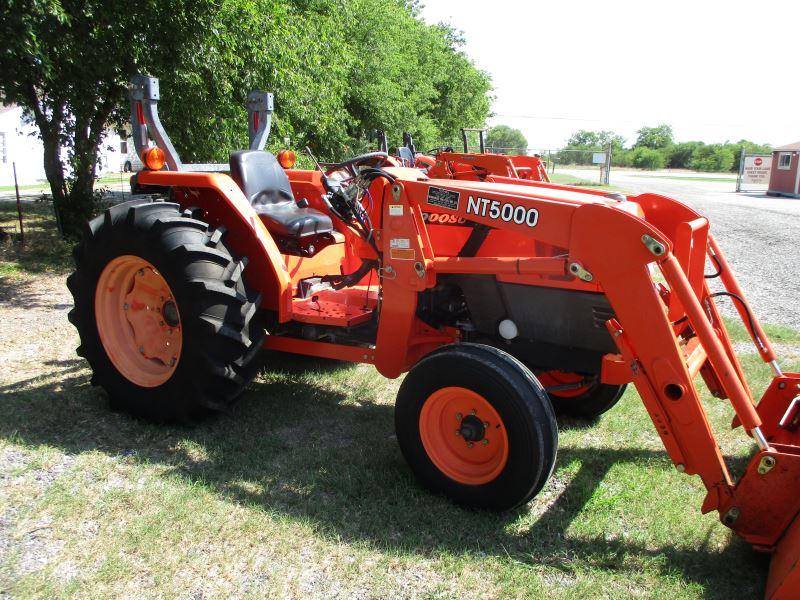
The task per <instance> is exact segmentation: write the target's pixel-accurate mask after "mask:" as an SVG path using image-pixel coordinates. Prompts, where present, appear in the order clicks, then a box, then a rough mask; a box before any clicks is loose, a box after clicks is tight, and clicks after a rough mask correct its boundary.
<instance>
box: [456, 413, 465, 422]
mask: <svg viewBox="0 0 800 600" xmlns="http://www.w3.org/2000/svg"><path fill="white" fill-rule="evenodd" d="M463 418H464V415H462V414H461V413H456V420H457V421H460V420H461V419H463Z"/></svg>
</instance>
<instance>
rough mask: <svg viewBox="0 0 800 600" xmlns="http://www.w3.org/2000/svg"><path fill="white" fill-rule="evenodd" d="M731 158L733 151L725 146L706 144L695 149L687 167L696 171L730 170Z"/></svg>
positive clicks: (731, 165) (732, 158)
mask: <svg viewBox="0 0 800 600" xmlns="http://www.w3.org/2000/svg"><path fill="white" fill-rule="evenodd" d="M733 160H734V157H733V151H732V150H731V149H730V148H728V147H727V146H725V145H723V144H708V145H707V146H706V145H704V146H698V147H697V148H696V149H695V151H694V152H693V153H692V158H691V160H690V161H689V168H690V169H695V170H696V171H715V172H721V171H730V170H731V167H733Z"/></svg>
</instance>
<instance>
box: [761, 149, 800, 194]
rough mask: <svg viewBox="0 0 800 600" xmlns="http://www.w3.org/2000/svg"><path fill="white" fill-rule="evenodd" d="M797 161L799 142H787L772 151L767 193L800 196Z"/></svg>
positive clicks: (799, 151) (799, 156) (798, 161)
mask: <svg viewBox="0 0 800 600" xmlns="http://www.w3.org/2000/svg"><path fill="white" fill-rule="evenodd" d="M798 163H800V142H795V143H794V144H787V145H786V146H781V147H780V148H775V150H773V151H772V171H771V172H770V176H769V189H768V190H767V194H768V195H770V196H790V197H792V198H800V169H798Z"/></svg>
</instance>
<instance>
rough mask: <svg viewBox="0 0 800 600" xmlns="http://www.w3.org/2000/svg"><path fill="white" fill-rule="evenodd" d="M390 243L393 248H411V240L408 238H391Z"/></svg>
mask: <svg viewBox="0 0 800 600" xmlns="http://www.w3.org/2000/svg"><path fill="white" fill-rule="evenodd" d="M389 245H390V247H391V248H403V249H406V248H410V247H411V240H409V239H408V238H394V239H391V240H389Z"/></svg>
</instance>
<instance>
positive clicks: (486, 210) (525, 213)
mask: <svg viewBox="0 0 800 600" xmlns="http://www.w3.org/2000/svg"><path fill="white" fill-rule="evenodd" d="M467 213H471V214H473V215H478V216H480V217H489V218H490V219H495V220H498V221H505V222H506V223H511V222H513V223H516V224H517V225H527V226H528V227H536V224H537V223H538V222H539V211H538V210H536V209H535V208H527V207H525V206H518V205H515V204H512V203H510V202H501V201H500V200H491V199H490V198H481V197H480V196H478V197H477V199H476V198H473V197H472V196H470V197H469V199H468V200H467Z"/></svg>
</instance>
